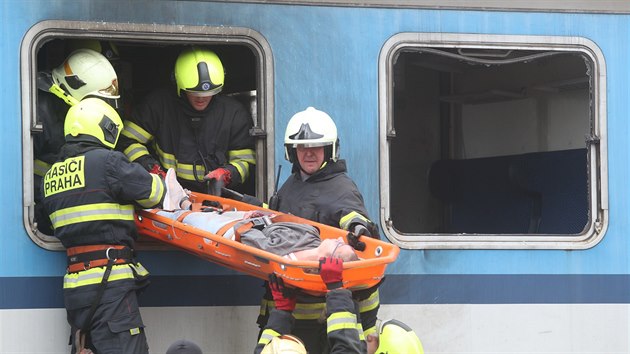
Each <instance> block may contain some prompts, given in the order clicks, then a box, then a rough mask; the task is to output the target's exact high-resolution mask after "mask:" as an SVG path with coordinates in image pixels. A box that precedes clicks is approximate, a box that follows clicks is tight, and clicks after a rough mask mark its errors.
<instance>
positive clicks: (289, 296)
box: [269, 273, 297, 312]
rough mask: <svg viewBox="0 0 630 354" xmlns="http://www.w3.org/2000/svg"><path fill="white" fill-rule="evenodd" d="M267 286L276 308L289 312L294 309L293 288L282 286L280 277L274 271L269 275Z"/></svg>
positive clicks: (294, 296)
mask: <svg viewBox="0 0 630 354" xmlns="http://www.w3.org/2000/svg"><path fill="white" fill-rule="evenodd" d="M269 288H270V289H271V295H272V296H273V301H275V303H276V308H277V309H278V310H283V311H290V312H291V311H293V310H294V309H295V303H296V301H297V299H296V293H295V290H294V289H291V288H288V287H286V286H284V281H283V280H282V278H279V277H278V276H277V275H276V274H275V273H272V274H270V275H269Z"/></svg>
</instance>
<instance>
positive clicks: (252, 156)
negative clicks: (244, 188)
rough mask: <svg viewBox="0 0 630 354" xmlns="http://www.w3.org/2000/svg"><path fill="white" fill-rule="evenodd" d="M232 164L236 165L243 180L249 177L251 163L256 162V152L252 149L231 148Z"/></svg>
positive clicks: (230, 157)
mask: <svg viewBox="0 0 630 354" xmlns="http://www.w3.org/2000/svg"><path fill="white" fill-rule="evenodd" d="M228 158H229V160H230V165H232V166H234V167H235V168H236V170H237V171H238V174H239V175H241V181H245V180H247V178H248V177H249V165H250V164H252V165H255V164H256V152H255V151H254V150H252V149H243V150H230V151H229V152H228Z"/></svg>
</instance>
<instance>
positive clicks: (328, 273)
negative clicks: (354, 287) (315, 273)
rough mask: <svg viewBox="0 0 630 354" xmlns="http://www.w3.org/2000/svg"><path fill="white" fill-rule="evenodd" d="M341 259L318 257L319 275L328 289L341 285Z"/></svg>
mask: <svg viewBox="0 0 630 354" xmlns="http://www.w3.org/2000/svg"><path fill="white" fill-rule="evenodd" d="M342 273H343V260H341V258H332V257H322V258H320V259H319V276H320V277H321V278H322V280H323V281H324V283H325V284H326V287H327V288H328V290H334V289H339V288H341V287H342V285H343V275H342Z"/></svg>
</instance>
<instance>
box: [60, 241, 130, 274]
mask: <svg viewBox="0 0 630 354" xmlns="http://www.w3.org/2000/svg"><path fill="white" fill-rule="evenodd" d="M66 254H67V256H68V273H77V272H81V271H84V270H88V269H91V268H96V267H104V266H106V265H107V264H108V263H109V261H112V265H114V264H126V263H132V262H133V258H134V251H133V250H132V249H131V248H129V247H127V246H122V245H90V246H77V247H71V248H68V250H67V251H66Z"/></svg>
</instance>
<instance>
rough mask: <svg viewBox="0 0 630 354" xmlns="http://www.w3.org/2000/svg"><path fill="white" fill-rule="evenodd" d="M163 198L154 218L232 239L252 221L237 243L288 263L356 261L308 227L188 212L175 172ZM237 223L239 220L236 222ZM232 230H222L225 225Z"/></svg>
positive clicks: (263, 216)
mask: <svg viewBox="0 0 630 354" xmlns="http://www.w3.org/2000/svg"><path fill="white" fill-rule="evenodd" d="M165 182H166V196H165V197H164V202H163V209H162V210H160V211H158V212H157V214H158V215H161V216H165V217H168V218H170V219H173V220H178V221H180V222H183V223H185V224H188V225H190V226H193V227H196V228H198V229H202V230H204V231H208V232H211V233H213V234H217V235H220V236H223V237H226V238H230V239H234V235H235V232H234V230H235V229H238V228H239V225H242V224H245V223H248V222H251V221H255V222H254V224H257V226H254V227H252V228H250V229H248V230H246V231H244V232H242V233H241V234H240V242H242V243H243V244H245V245H248V246H252V247H256V248H259V249H262V250H264V251H267V252H270V253H273V254H276V255H279V256H284V257H287V258H289V259H291V260H302V261H319V259H320V258H322V257H333V256H335V257H337V258H341V259H342V260H343V261H344V262H350V261H356V260H358V259H359V258H358V256H357V254H356V253H355V252H354V249H353V248H352V246H350V245H348V244H346V243H345V242H344V241H343V238H341V237H339V238H337V239H332V238H331V239H324V240H322V239H320V237H319V231H318V230H317V228H315V227H314V226H312V225H309V224H300V223H294V222H277V223H272V222H271V220H272V218H273V216H274V214H273V213H270V212H265V211H260V210H253V211H219V210H213V209H208V211H203V212H201V211H200V212H191V211H190V210H188V209H189V207H190V202H189V201H188V198H187V194H188V193H187V191H186V190H184V189H183V188H182V186H181V185H180V184H179V182H177V178H176V176H175V171H174V170H173V169H169V170H168V172H167V173H166V178H165ZM239 220H242V222H241V221H239ZM235 221H238V222H237V223H236V224H235V225H234V226H230V227H228V228H226V227H227V226H228V225H231V224H234V222H235Z"/></svg>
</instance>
